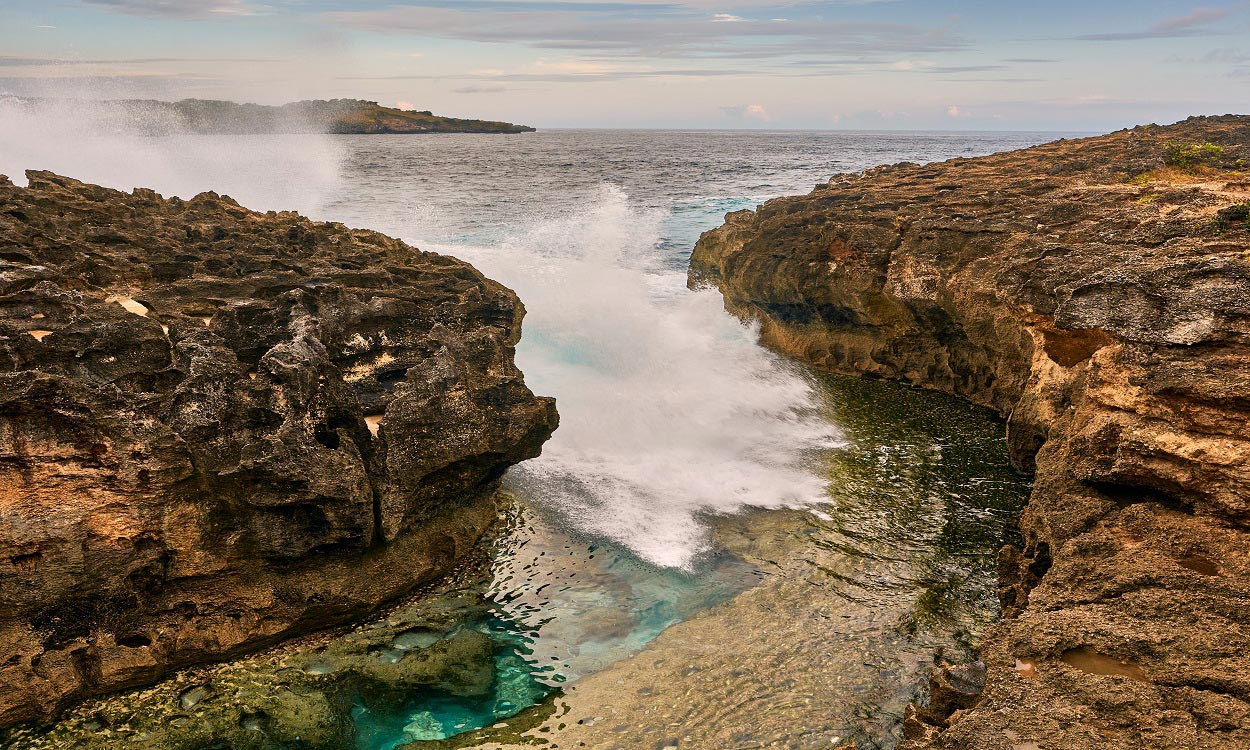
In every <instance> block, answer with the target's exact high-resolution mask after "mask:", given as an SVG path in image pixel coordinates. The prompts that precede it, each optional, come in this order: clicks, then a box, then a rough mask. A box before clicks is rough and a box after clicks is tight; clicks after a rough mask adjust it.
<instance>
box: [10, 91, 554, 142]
mask: <svg viewBox="0 0 1250 750" xmlns="http://www.w3.org/2000/svg"><path fill="white" fill-rule="evenodd" d="M4 104H8V105H11V106H17V107H19V108H20V109H22V110H26V111H29V112H33V113H36V114H38V115H40V116H42V117H43V118H45V119H51V120H65V121H69V122H74V121H78V120H81V119H82V118H83V117H84V116H86V117H88V118H89V119H90V122H91V125H90V128H91V129H92V130H95V131H100V132H105V133H114V132H118V133H141V134H145V135H162V134H169V133H203V134H211V135H238V134H255V133H333V134H339V135H343V134H353V135H387V134H395V133H400V134H404V133H407V134H412V133H532V132H534V128H532V127H530V126H529V125H514V124H512V123H510V122H500V121H497V120H466V119H462V118H458V117H444V116H442V115H436V114H434V113H432V112H430V111H428V110H424V111H415V110H409V109H396V108H394V107H385V106H383V105H381V104H378V103H377V102H371V101H365V100H363V99H308V100H305V101H300V102H291V103H290V104H283V105H281V106H276V107H275V106H268V105H264V104H239V103H237V102H227V101H221V100H219V99H182V100H180V101H176V102H166V101H159V100H156V99H107V100H90V101H84V100H74V99H38V98H30V97H17V96H3V95H0V105H4Z"/></svg>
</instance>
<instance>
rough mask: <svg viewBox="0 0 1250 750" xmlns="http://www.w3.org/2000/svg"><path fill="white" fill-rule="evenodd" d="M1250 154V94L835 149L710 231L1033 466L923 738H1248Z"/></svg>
mask: <svg viewBox="0 0 1250 750" xmlns="http://www.w3.org/2000/svg"><path fill="white" fill-rule="evenodd" d="M1177 143H1179V144H1181V145H1182V146H1184V145H1186V144H1189V145H1200V144H1204V143H1211V144H1215V145H1216V146H1218V147H1219V148H1215V149H1209V150H1207V152H1206V153H1207V154H1208V156H1207V157H1204V159H1205V161H1204V162H1203V163H1199V164H1197V165H1181V164H1176V163H1174V160H1173V163H1169V154H1170V153H1172V152H1173V146H1174V144H1177ZM1248 158H1250V117H1239V116H1225V117H1211V118H1191V119H1189V120H1186V121H1184V122H1181V123H1178V124H1176V125H1172V126H1168V127H1157V126H1145V127H1140V128H1135V129H1133V130H1129V131H1121V132H1118V133H1113V134H1111V135H1107V136H1102V137H1099V138H1091V139H1085V140H1078V141H1059V142H1056V143H1052V144H1047V145H1043V146H1038V147H1036V148H1031V149H1025V150H1022V151H1017V152H1012V153H1005V154H997V155H993V156H988V157H983V158H976V159H955V160H952V161H948V162H943V163H940V164H930V165H924V166H919V165H914V164H904V165H895V166H889V167H880V168H877V169H873V170H869V171H867V172H865V173H863V174H849V175H839V176H837V177H834V178H833V179H832V180H831V181H830V182H829V183H828V185H827V186H824V187H820V188H818V189H817V190H815V191H813V192H812V193H810V194H808V195H805V196H799V197H791V198H782V199H778V200H774V201H770V202H768V203H767V204H765V205H764V206H762V207H760V208H759V209H758V210H757V211H742V212H737V213H733V214H729V215H728V216H726V223H725V225H724V226H723V227H721V228H719V229H716V230H713V231H711V232H708V233H706V234H705V235H704V236H703V237H702V239H701V240H700V241H699V244H698V247H697V248H696V250H695V253H694V256H693V258H692V259H691V281H692V283H695V284H697V283H712V284H715V285H717V286H719V287H720V289H721V290H722V292H723V293H724V295H725V300H726V306H727V308H728V309H730V310H731V311H733V312H735V313H737V314H739V315H742V316H744V317H752V318H757V319H759V320H760V321H761V322H762V337H763V339H764V341H765V342H767V343H769V344H770V345H772V346H774V347H776V348H778V349H781V350H783V351H786V352H789V353H792V354H795V355H797V356H799V357H802V358H804V359H806V360H808V361H810V362H812V363H814V364H816V365H818V366H821V367H825V368H828V369H831V370H837V371H841V372H848V373H855V374H862V375H868V376H873V377H884V378H893V379H898V380H903V381H907V382H910V383H913V384H916V385H920V386H924V387H928V388H935V389H940V390H943V391H947V392H950V393H953V394H957V395H959V396H962V397H964V398H967V399H969V400H971V401H974V402H976V403H978V404H983V405H986V406H990V407H993V408H995V409H997V410H998V411H999V412H1000V413H1001V414H1003V415H1004V416H1005V417H1007V420H1008V426H1007V439H1008V447H1009V449H1010V451H1011V453H1012V456H1013V460H1014V461H1015V462H1016V463H1017V465H1018V466H1019V467H1020V468H1021V469H1023V470H1025V471H1030V472H1034V473H1035V480H1036V481H1035V485H1034V490H1033V493H1032V497H1031V500H1030V503H1029V506H1028V508H1027V509H1026V511H1025V513H1024V516H1023V518H1022V519H1021V530H1022V532H1023V535H1024V539H1025V544H1024V548H1023V549H1018V550H1017V549H1007V550H1004V554H1003V555H1002V557H1001V566H1000V567H1001V576H1002V581H1001V590H1002V593H1003V604H1004V614H1005V615H1006V619H1004V620H1003V621H1002V622H1001V623H1000V624H999V625H998V626H997V628H996V629H995V630H994V631H993V632H992V633H991V634H990V635H989V636H988V637H987V640H986V642H985V644H984V645H983V650H982V656H983V658H984V661H985V663H986V666H987V681H986V688H985V691H984V693H983V694H982V695H981V697H980V698H979V700H978V701H977V702H976V704H975V706H969V707H967V708H964V709H959V710H956V711H954V713H952V714H951V715H950V717H949V718H947V717H946V716H944V715H943V714H944V711H938V712H936V714H934V713H929V712H926V711H923V710H921V711H912V712H910V713H909V717H908V720H907V723H906V726H905V727H904V730H905V732H906V734H907V737H908V738H909V740H908V742H909V746H910V747H913V748H916V747H942V748H1037V747H1043V748H1050V747H1063V748H1069V749H1072V750H1083V749H1085V748H1089V749H1090V750H1093V749H1094V748H1098V749H1100V750H1101V749H1104V748H1141V747H1151V748H1198V747H1202V748H1207V747H1220V748H1232V747H1250V553H1248V552H1247V550H1250V469H1248V468H1247V467H1248V466H1250V399H1248V398H1247V394H1248V393H1250V252H1248V248H1250V225H1248V224H1247V222H1246V220H1245V219H1244V218H1240V217H1244V215H1245V212H1244V211H1243V208H1244V207H1245V206H1246V205H1250V203H1248V202H1250V185H1248V184H1247V182H1246V180H1245V171H1246V169H1247V167H1246V160H1247V159H1248ZM946 724H949V726H948V727H947V726H945V725H946Z"/></svg>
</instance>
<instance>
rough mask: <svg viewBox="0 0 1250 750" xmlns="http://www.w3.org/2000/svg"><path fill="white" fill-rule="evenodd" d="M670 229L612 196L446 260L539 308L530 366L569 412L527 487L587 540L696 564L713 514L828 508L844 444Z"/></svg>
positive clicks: (604, 189) (519, 473)
mask: <svg viewBox="0 0 1250 750" xmlns="http://www.w3.org/2000/svg"><path fill="white" fill-rule="evenodd" d="M665 218H666V217H665V214H664V212H662V211H658V210H646V209H641V208H638V207H637V206H636V205H634V204H633V203H632V202H631V201H630V199H629V196H627V195H626V194H625V192H624V191H623V190H622V189H621V188H619V187H616V186H613V185H606V184H605V185H602V186H600V187H599V188H598V189H597V190H596V191H595V192H594V193H593V194H591V195H589V196H587V200H586V206H585V208H584V209H582V210H578V211H569V212H565V213H561V214H556V215H553V216H550V217H546V218H544V219H543V220H540V221H535V222H533V223H532V224H531V225H530V226H529V227H528V228H527V229H525V230H524V231H521V232H519V233H517V234H514V235H512V236H509V237H507V238H505V239H504V240H503V241H502V242H500V243H499V244H498V245H495V246H492V247H468V246H456V247H453V248H445V249H447V250H448V251H450V252H455V253H456V254H457V255H459V256H461V257H464V258H466V259H467V260H469V261H471V262H473V263H474V264H475V265H477V266H478V267H479V268H480V269H482V270H483V272H485V273H486V274H487V275H489V276H492V277H494V278H497V279H499V280H501V281H503V282H504V283H506V284H509V285H510V286H512V287H513V288H514V289H516V291H517V293H518V294H519V295H520V297H521V299H522V300H524V302H525V305H526V308H527V310H528V313H527V315H526V319H525V335H524V337H523V338H522V342H521V345H520V347H519V349H518V353H517V358H518V364H519V365H520V366H521V369H522V370H523V371H524V372H525V376H526V381H527V382H528V383H529V385H530V387H531V388H533V389H534V390H535V391H536V392H538V393H541V394H546V395H554V396H555V397H556V403H557V405H558V407H559V409H560V414H561V423H560V429H559V430H558V431H557V432H556V434H555V435H554V436H553V437H552V439H551V441H550V442H549V443H548V444H547V445H546V446H545V447H544V449H543V455H542V456H541V457H540V458H537V459H534V460H531V461H527V462H525V463H524V464H521V465H520V466H517V467H516V468H515V469H513V472H512V475H511V481H512V482H513V483H514V484H515V485H516V486H517V487H518V489H520V490H521V491H522V492H523V493H524V495H525V496H526V497H528V498H531V499H533V500H534V501H535V502H539V503H542V504H544V505H547V506H550V507H554V508H556V509H557V510H558V511H559V512H560V514H561V515H562V516H563V517H564V518H565V519H566V521H568V522H569V523H571V524H572V525H574V526H575V527H576V528H577V529H579V530H580V531H582V532H586V533H590V534H593V535H598V536H603V537H607V538H610V539H612V540H614V541H616V542H618V543H620V544H623V545H625V546H626V547H628V548H630V549H631V550H633V551H634V552H635V553H636V554H638V555H639V556H641V557H642V558H644V559H646V560H647V561H649V562H651V563H654V564H657V565H663V566H671V567H678V568H689V567H691V566H692V565H693V564H694V563H695V561H696V560H697V559H698V558H699V556H700V555H701V554H703V553H705V552H707V551H708V526H707V524H706V523H705V522H704V516H707V515H724V514H730V513H734V512H737V511H739V510H741V509H743V508H744V507H747V506H752V507H761V508H777V507H796V506H801V505H806V504H810V503H815V502H820V501H822V500H824V499H826V497H827V496H826V491H825V481H824V480H823V479H821V478H820V477H819V476H818V475H817V473H816V472H815V471H814V470H812V469H811V468H809V465H810V464H811V463H812V459H813V458H814V456H815V454H817V453H818V452H819V451H822V450H826V449H830V448H832V447H835V446H836V445H837V441H838V435H837V431H836V429H835V428H834V426H833V425H832V424H830V423H829V422H828V421H827V419H826V418H825V417H823V416H822V415H821V414H819V413H818V411H817V408H816V401H815V395H814V392H813V388H812V385H811V383H809V382H808V380H806V379H805V377H804V376H803V375H802V374H800V372H799V371H798V370H797V369H794V368H791V367H790V366H788V365H787V364H786V363H785V362H783V361H782V360H781V359H779V358H778V357H776V356H774V355H772V354H770V353H769V352H767V351H765V350H764V349H763V348H761V347H760V346H759V345H758V344H757V343H756V332H755V330H753V329H752V328H751V327H749V326H746V325H743V324H742V323H741V322H739V321H738V320H737V319H735V318H733V317H731V316H729V315H728V314H727V313H726V312H725V311H724V308H723V303H722V301H721V297H720V294H719V293H717V292H715V291H710V290H705V291H691V290H688V289H686V286H685V273H684V272H681V271H677V270H674V269H673V268H672V267H671V265H670V264H668V263H667V262H666V258H665V257H664V254H663V252H662V250H661V242H660V240H661V226H662V224H663V222H664V220H665Z"/></svg>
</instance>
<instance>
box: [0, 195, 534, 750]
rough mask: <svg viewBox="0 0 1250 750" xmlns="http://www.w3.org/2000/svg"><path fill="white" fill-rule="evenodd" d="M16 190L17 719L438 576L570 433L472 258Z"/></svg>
mask: <svg viewBox="0 0 1250 750" xmlns="http://www.w3.org/2000/svg"><path fill="white" fill-rule="evenodd" d="M27 176H28V178H29V187H27V188H19V187H16V186H15V185H14V184H13V183H12V182H10V181H9V180H8V179H7V178H3V177H0V434H3V436H4V439H3V441H2V444H0V452H2V458H3V461H0V472H3V482H2V483H0V488H2V489H0V726H3V725H8V724H13V723H15V722H22V721H29V720H41V719H47V718H50V717H51V716H53V715H54V714H55V713H56V712H57V711H58V710H60V709H61V708H63V707H64V706H66V705H68V704H70V703H72V702H74V701H76V700H78V699H80V698H82V697H85V696H88V695H92V694H98V693H101V692H104V691H109V690H114V689H118V688H123V687H128V686H133V685H138V684H142V683H146V682H150V681H153V680H155V679H156V678H158V677H160V676H161V675H164V674H166V673H168V672H169V671H171V670H172V669H175V668H177V667H180V666H184V665H187V664H191V663H195V662H200V661H205V660H211V659H218V658H222V657H226V656H231V655H235V654H239V653H241V652H244V651H246V650H249V649H255V648H257V647H260V646H263V645H266V644H269V643H273V642H275V641H277V640H279V639H281V638H284V637H286V636H289V635H292V634H294V633H298V632H301V631H307V630H310V629H314V628H319V627H324V626H327V625H331V624H335V623H339V622H343V621H346V620H348V619H350V618H352V617H354V616H356V615H359V614H361V613H363V612H366V611H368V610H370V609H372V608H374V607H376V606H377V605H378V604H380V603H381V602H384V601H386V600H389V599H392V598H394V597H396V596H398V595H400V594H403V593H405V592H407V591H409V590H411V589H412V588H413V587H414V586H416V585H417V584H419V583H422V582H424V581H428V580H430V579H431V578H433V577H435V576H437V575H439V574H440V573H442V572H444V571H445V570H447V569H448V568H449V566H450V565H451V564H452V562H453V561H455V560H456V559H457V557H458V556H460V555H461V554H462V553H463V552H464V551H465V550H466V549H468V548H469V546H471V545H472V544H473V542H474V541H475V540H476V539H477V538H478V536H479V535H480V534H481V533H482V531H483V529H484V528H486V526H487V525H488V524H489V523H490V522H491V521H492V519H493V516H494V513H493V509H494V506H493V500H492V496H493V494H494V491H495V489H496V486H497V483H498V480H499V478H500V477H501V476H502V475H503V473H504V471H505V470H506V469H507V468H508V466H510V465H511V464H513V463H516V462H517V461H521V460H523V459H525V458H530V457H533V456H536V455H538V453H539V451H540V449H541V446H542V443H543V442H544V441H545V440H546V439H547V437H549V436H550V434H551V432H552V430H554V429H555V426H556V420H557V418H556V412H555V408H554V402H553V401H552V400H551V399H546V398H538V397H535V396H534V395H533V394H532V393H531V392H530V390H529V389H528V388H527V387H526V386H525V383H524V380H523V378H522V375H521V373H520V371H519V370H518V369H517V368H516V366H515V365H514V363H513V347H514V346H515V344H516V342H517V340H518V339H519V337H520V327H521V318H522V315H523V313H524V309H523V307H522V306H521V304H520V302H519V301H518V300H517V299H516V297H515V295H513V294H512V292H510V291H509V290H507V289H506V288H504V287H503V286H501V285H499V284H497V283H495V282H493V281H490V280H489V279H486V278H485V277H483V276H482V275H481V274H480V273H478V272H477V271H476V270H474V269H473V268H472V267H471V266H469V265H468V264H466V263H463V262H461V261H458V260H456V259H454V258H449V257H446V256H441V255H437V254H434V253H424V252H421V251H419V250H416V249H413V248H411V247H409V246H407V245H405V244H404V243H402V242H400V241H398V240H394V239H391V238H388V237H385V236H383V235H380V234H376V233H373V232H367V231H361V230H352V229H348V228H346V227H344V226H342V225H339V224H330V223H319V222H313V221H309V220H308V219H305V218H303V217H300V216H298V215H296V214H294V213H274V212H270V213H267V214H260V213H256V212H252V211H248V210H246V209H244V208H242V207H240V206H239V205H238V204H236V203H235V202H234V201H232V200H230V199H229V198H228V197H225V196H219V195H216V194H214V193H205V194H202V195H200V196H197V197H195V198H194V199H191V200H189V201H183V200H179V199H177V198H173V199H168V200H166V199H163V198H161V197H160V196H159V195H157V194H156V193H154V192H152V191H149V190H135V191H134V192H133V193H132V194H126V193H122V192H118V191H114V190H108V189H104V188H100V187H95V186H91V185H85V184H83V183H80V182H77V181H74V180H70V179H67V178H64V177H59V176H56V175H53V174H50V173H46V172H30V173H28V175H27ZM370 420H372V422H373V423H374V424H373V425H371V424H370ZM371 426H376V431H375V430H374V429H371ZM384 667H385V665H383V664H382V663H381V662H379V663H378V668H384ZM197 702H198V700H197ZM253 718H255V717H253ZM256 721H259V719H256Z"/></svg>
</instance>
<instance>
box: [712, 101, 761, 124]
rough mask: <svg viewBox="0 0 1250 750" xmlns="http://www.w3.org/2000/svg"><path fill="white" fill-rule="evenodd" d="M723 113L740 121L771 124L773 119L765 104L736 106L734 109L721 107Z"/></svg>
mask: <svg viewBox="0 0 1250 750" xmlns="http://www.w3.org/2000/svg"><path fill="white" fill-rule="evenodd" d="M721 111H722V112H724V113H725V114H726V115H728V116H729V117H733V118H736V119H739V120H754V121H755V122H771V121H772V119H773V118H772V115H770V114H768V110H767V109H766V108H765V107H764V105H763V104H735V105H734V106H732V107H721Z"/></svg>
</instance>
